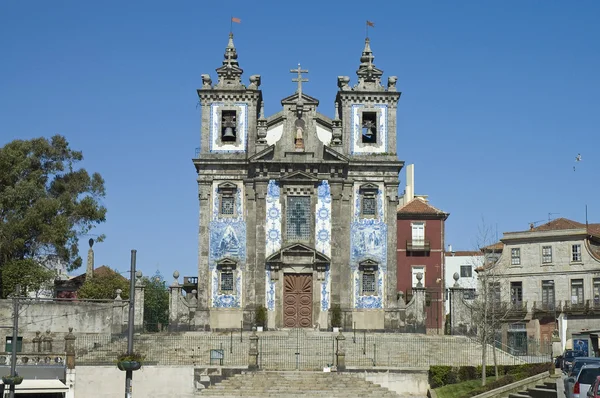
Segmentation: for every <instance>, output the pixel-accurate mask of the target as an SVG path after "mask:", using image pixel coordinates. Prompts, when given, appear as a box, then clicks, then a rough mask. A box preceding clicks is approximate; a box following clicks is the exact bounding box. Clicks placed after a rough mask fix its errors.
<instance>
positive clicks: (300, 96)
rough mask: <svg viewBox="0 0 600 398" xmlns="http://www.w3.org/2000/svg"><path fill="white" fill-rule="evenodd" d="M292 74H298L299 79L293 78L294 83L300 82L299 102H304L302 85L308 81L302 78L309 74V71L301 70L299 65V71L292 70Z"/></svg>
mask: <svg viewBox="0 0 600 398" xmlns="http://www.w3.org/2000/svg"><path fill="white" fill-rule="evenodd" d="M290 73H297V74H298V77H296V78H293V79H292V81H293V82H298V100H299V101H302V83H303V82H307V81H308V79H304V78H302V74H303V73H308V70H306V69H302V68H300V64H298V69H290Z"/></svg>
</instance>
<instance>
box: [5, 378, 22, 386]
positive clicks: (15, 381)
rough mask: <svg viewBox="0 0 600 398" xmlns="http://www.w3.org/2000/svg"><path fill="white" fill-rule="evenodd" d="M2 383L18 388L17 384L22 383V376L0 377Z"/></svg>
mask: <svg viewBox="0 0 600 398" xmlns="http://www.w3.org/2000/svg"><path fill="white" fill-rule="evenodd" d="M2 382H3V383H4V385H6V386H18V385H19V384H21V383H22V382H23V376H19V375H14V376H11V375H6V376H2Z"/></svg>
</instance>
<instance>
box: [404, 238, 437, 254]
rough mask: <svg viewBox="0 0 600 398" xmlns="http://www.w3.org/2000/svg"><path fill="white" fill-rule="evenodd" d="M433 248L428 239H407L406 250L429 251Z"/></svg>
mask: <svg viewBox="0 0 600 398" xmlns="http://www.w3.org/2000/svg"><path fill="white" fill-rule="evenodd" d="M430 250H431V246H430V245H429V241H428V240H427V239H411V240H407V241H406V251H410V252H416V251H425V252H428V251H430Z"/></svg>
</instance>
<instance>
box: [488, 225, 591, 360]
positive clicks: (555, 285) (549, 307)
mask: <svg viewBox="0 0 600 398" xmlns="http://www.w3.org/2000/svg"><path fill="white" fill-rule="evenodd" d="M501 241H502V243H503V244H504V248H503V251H502V254H501V255H500V257H499V258H498V261H497V263H496V264H495V266H494V267H493V268H491V269H488V271H486V273H493V274H495V278H494V281H495V283H497V284H499V285H500V291H499V292H498V294H497V297H499V298H500V301H502V302H503V304H506V310H504V313H503V320H504V321H503V327H502V340H503V341H504V342H505V343H506V344H508V345H510V346H513V347H515V348H518V346H524V347H525V342H526V341H528V340H530V341H531V340H532V339H533V340H541V341H542V342H543V341H549V340H550V339H551V338H552V333H553V331H554V330H555V329H557V330H558V331H559V334H560V337H561V340H562V341H563V346H564V345H565V341H566V340H567V339H569V338H571V337H572V336H573V335H578V334H579V333H581V332H585V331H588V330H590V329H593V328H598V326H599V325H600V224H589V225H586V224H582V223H579V222H576V221H572V220H568V219H565V218H559V219H555V220H552V221H550V222H548V223H546V224H543V225H540V226H537V227H535V226H533V225H531V226H530V229H529V230H527V231H519V232H506V233H504V235H503V237H502V239H501ZM491 270H493V271H491ZM490 280H491V279H490ZM589 351H590V352H592V351H596V352H597V351H598V346H597V337H596V338H595V339H594V338H591V339H590V347H589Z"/></svg>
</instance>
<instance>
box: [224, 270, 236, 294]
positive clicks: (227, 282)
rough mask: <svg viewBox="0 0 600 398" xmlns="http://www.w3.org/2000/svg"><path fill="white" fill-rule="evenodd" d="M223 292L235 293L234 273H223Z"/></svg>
mask: <svg viewBox="0 0 600 398" xmlns="http://www.w3.org/2000/svg"><path fill="white" fill-rule="evenodd" d="M221 291H223V292H232V291H233V272H221Z"/></svg>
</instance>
